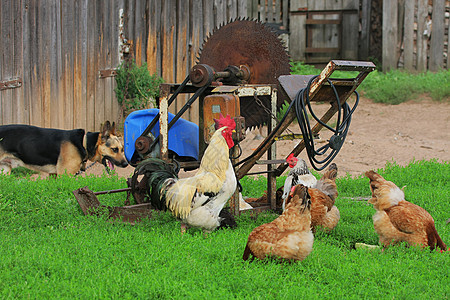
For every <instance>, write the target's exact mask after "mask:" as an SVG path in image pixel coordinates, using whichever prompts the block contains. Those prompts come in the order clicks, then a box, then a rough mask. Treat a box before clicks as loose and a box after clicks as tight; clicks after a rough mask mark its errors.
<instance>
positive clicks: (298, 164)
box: [281, 153, 317, 211]
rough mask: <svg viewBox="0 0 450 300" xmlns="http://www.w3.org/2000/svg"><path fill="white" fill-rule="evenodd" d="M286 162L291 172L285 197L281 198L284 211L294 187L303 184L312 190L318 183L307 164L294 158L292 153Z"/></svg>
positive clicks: (285, 183) (285, 188)
mask: <svg viewBox="0 0 450 300" xmlns="http://www.w3.org/2000/svg"><path fill="white" fill-rule="evenodd" d="M286 162H287V163H288V164H289V167H290V168H291V170H290V171H289V174H288V176H287V178H286V180H285V181H284V188H283V196H281V199H282V201H283V204H282V208H283V211H284V209H285V206H286V200H287V199H288V197H289V194H290V193H291V190H292V188H293V187H294V186H296V185H298V184H303V185H304V186H306V187H308V188H312V187H314V186H315V185H316V183H317V178H316V177H315V176H314V175H313V174H311V172H310V171H309V169H308V166H307V165H306V162H305V161H304V160H303V159H301V158H297V157H294V154H293V153H291V154H290V155H289V156H288V158H287V159H286Z"/></svg>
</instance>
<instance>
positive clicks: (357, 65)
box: [73, 60, 375, 222]
mask: <svg viewBox="0 0 450 300" xmlns="http://www.w3.org/2000/svg"><path fill="white" fill-rule="evenodd" d="M336 70H342V71H358V72H359V74H358V76H356V77H355V78H346V79H332V78H331V77H330V76H331V75H332V74H333V72H334V71H336ZM373 70H375V65H374V64H373V63H371V62H360V61H343V60H332V61H330V62H329V63H328V65H327V66H326V67H325V68H324V69H323V70H322V72H321V73H320V75H319V76H318V77H317V78H316V79H315V80H314V81H313V82H312V84H311V86H310V90H309V99H310V101H325V102H329V103H330V105H331V107H330V108H329V109H328V111H327V112H325V114H324V115H323V116H322V118H321V121H322V122H324V123H326V122H328V121H329V120H330V119H331V118H332V117H333V115H334V114H335V113H336V112H337V111H338V109H339V108H338V107H337V105H335V104H334V103H335V102H334V101H333V100H334V98H335V96H334V93H333V91H332V89H331V87H330V85H329V84H328V81H331V82H332V83H333V85H334V86H335V87H336V89H337V91H338V94H339V98H340V102H341V103H344V102H345V101H347V99H348V98H349V97H350V95H351V94H352V93H353V92H354V91H355V90H356V88H357V87H358V86H359V85H360V83H361V82H362V81H363V80H364V78H366V76H367V75H368V74H369V73H370V72H372V71H373ZM312 77H313V76H312V75H286V76H280V77H279V79H278V80H279V82H280V83H281V87H282V89H283V92H284V93H285V94H286V95H288V96H289V98H290V99H291V101H292V100H293V99H294V97H295V95H296V94H297V92H298V91H299V90H301V89H302V88H304V87H306V86H307V83H308V82H309V80H310V79H311V78H312ZM278 92H279V91H278V90H277V87H276V85H239V86H207V87H201V88H199V87H194V86H191V85H187V79H186V80H185V81H184V82H183V84H181V85H178V84H163V85H161V96H160V115H159V121H160V135H159V137H160V138H159V143H160V151H161V152H160V155H161V159H163V160H168V159H169V151H168V131H169V127H170V124H169V122H168V109H169V105H170V104H171V103H172V102H173V100H174V97H173V96H172V97H171V98H169V95H171V94H177V93H195V94H196V95H197V97H195V95H194V96H193V97H192V98H191V99H190V100H189V101H188V103H187V104H186V105H185V106H184V107H183V108H182V109H181V110H180V111H179V112H178V113H177V116H176V117H178V118H179V117H181V115H182V114H183V113H184V111H185V110H187V108H188V106H190V104H192V103H193V101H195V100H196V98H200V99H203V98H204V97H205V96H206V95H210V94H214V93H222V94H223V93H235V94H236V95H238V96H239V97H253V96H254V95H257V96H270V97H271V112H272V115H276V112H277V107H276V103H277V94H278ZM294 118H295V113H294V112H293V111H292V110H291V111H290V112H289V114H288V115H287V116H286V118H285V119H284V121H283V122H282V123H281V124H276V122H275V121H274V120H273V119H272V118H270V120H269V124H268V136H267V137H266V138H265V139H264V141H263V142H262V143H261V145H260V147H258V148H257V149H256V150H255V151H254V152H253V154H252V155H251V156H249V157H248V158H249V159H248V160H246V161H244V162H243V163H242V165H240V166H239V167H236V168H235V173H236V176H237V178H238V179H241V178H242V177H244V176H246V175H248V173H249V171H250V169H251V168H252V167H253V166H254V165H255V164H256V163H258V164H267V174H268V180H267V196H268V197H269V198H268V199H269V201H268V202H269V203H268V205H267V206H261V207H257V208H256V207H255V208H254V209H252V210H251V211H252V212H259V211H262V210H266V209H272V210H275V209H276V177H278V176H280V175H281V174H282V173H283V172H284V171H285V170H286V168H287V164H286V163H285V160H275V159H274V158H275V157H276V145H275V141H276V140H277V138H278V137H280V136H281V134H282V133H283V132H284V131H285V130H286V129H287V127H288V126H289V125H290V124H291V122H292V121H293V120H294ZM155 119H157V118H155ZM156 121H157V120H156ZM156 121H155V120H154V121H152V123H153V122H155V123H156ZM172 122H174V121H173V120H172ZM149 127H150V125H149ZM199 129H200V130H199V134H201V135H203V124H200V126H199ZM321 129H322V125H320V124H319V123H318V124H316V125H315V126H314V127H313V129H312V131H313V134H318V132H319V131H320V130H321ZM272 133H273V134H272ZM155 142H157V141H155ZM304 148H305V144H304V141H303V140H302V141H300V143H299V144H298V145H297V146H296V147H295V148H294V149H293V150H292V151H291V153H293V154H294V156H297V155H298V154H300V152H301V151H303V149H304ZM264 153H267V158H268V160H267V161H261V160H260V158H261V157H262V155H263V154H264ZM196 163H197V164H198V163H199V162H196ZM233 163H234V165H235V166H237V164H236V163H237V161H235V162H233ZM185 164H187V163H185ZM277 164H279V165H278V167H277V168H275V165H277ZM180 165H181V166H183V165H182V164H180ZM129 190H130V189H129V188H128V189H123V190H116V191H107V192H97V193H93V192H92V191H90V190H89V189H87V187H86V188H82V189H79V190H76V191H74V192H73V193H74V195H75V197H76V198H77V200H78V202H79V204H80V206H81V207H82V209H83V212H84V213H85V214H88V213H89V209H90V208H98V207H100V206H101V205H100V202H98V200H97V198H96V195H98V194H104V193H110V192H123V191H127V194H128V197H129V192H130V191H129ZM128 197H127V199H128ZM230 207H231V211H232V213H233V214H235V215H238V214H239V213H240V210H239V195H238V190H236V192H235V194H234V196H233V197H232V199H231V201H230ZM107 208H108V210H109V212H110V216H111V217H112V218H116V217H117V216H124V219H125V221H128V222H134V221H136V220H139V219H141V218H143V217H150V216H151V210H150V209H148V205H140V204H138V205H131V206H124V207H107ZM146 210H148V212H146Z"/></svg>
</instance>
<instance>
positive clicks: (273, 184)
mask: <svg viewBox="0 0 450 300" xmlns="http://www.w3.org/2000/svg"><path fill="white" fill-rule="evenodd" d="M270 107H271V111H272V115H273V116H276V114H277V90H276V89H272V96H271V106H270ZM267 126H268V128H267V130H268V135H269V134H270V133H271V132H272V131H273V130H274V129H275V127H276V126H277V124H276V120H274V119H273V118H270V119H269V123H268V124H267ZM276 156H277V147H276V144H275V143H273V144H272V146H271V147H270V148H269V150H268V151H267V159H268V160H272V159H276ZM274 169H275V168H274V166H273V165H272V164H268V165H267V171H268V172H269V173H268V174H267V197H268V199H267V200H268V202H269V204H270V208H271V209H276V208H277V197H276V193H277V177H276V175H275V174H274V173H272V171H273V170H274Z"/></svg>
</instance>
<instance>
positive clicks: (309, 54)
mask: <svg viewBox="0 0 450 300" xmlns="http://www.w3.org/2000/svg"><path fill="white" fill-rule="evenodd" d="M359 2H360V0H333V1H327V0H291V1H290V15H289V32H290V37H289V51H290V55H291V57H292V58H293V59H294V60H302V61H306V62H310V63H327V62H328V61H329V60H330V59H336V58H341V59H358V39H359Z"/></svg>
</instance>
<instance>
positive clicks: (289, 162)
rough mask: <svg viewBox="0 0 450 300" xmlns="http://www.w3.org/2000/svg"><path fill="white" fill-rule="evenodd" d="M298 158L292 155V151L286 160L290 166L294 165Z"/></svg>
mask: <svg viewBox="0 0 450 300" xmlns="http://www.w3.org/2000/svg"><path fill="white" fill-rule="evenodd" d="M297 161H298V158H297V157H295V156H294V153H291V154H289V156H288V157H287V158H286V162H287V163H288V164H289V167H290V168H293V167H295V165H296V164H297Z"/></svg>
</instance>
